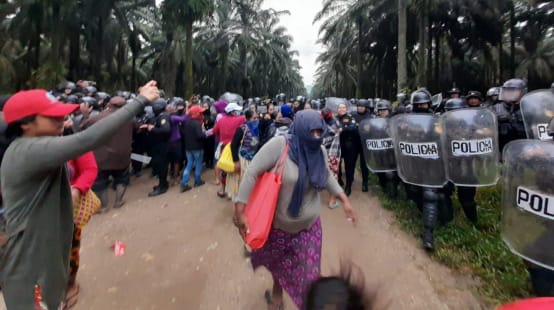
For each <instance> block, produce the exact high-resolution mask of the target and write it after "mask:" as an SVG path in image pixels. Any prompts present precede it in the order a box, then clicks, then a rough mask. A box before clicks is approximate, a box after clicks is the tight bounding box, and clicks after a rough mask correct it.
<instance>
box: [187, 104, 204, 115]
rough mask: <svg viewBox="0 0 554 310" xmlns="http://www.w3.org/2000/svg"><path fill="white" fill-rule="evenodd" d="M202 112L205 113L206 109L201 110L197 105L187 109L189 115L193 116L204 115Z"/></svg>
mask: <svg viewBox="0 0 554 310" xmlns="http://www.w3.org/2000/svg"><path fill="white" fill-rule="evenodd" d="M204 111H206V109H204V108H201V107H200V106H199V105H193V106H192V107H190V108H189V115H193V114H196V113H204Z"/></svg>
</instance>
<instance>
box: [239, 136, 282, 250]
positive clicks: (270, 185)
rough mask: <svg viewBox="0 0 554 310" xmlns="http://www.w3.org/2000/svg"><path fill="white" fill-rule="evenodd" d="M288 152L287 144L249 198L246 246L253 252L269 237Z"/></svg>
mask: <svg viewBox="0 0 554 310" xmlns="http://www.w3.org/2000/svg"><path fill="white" fill-rule="evenodd" d="M288 150H289V145H288V144H287V145H286V146H285V149H284V150H283V152H282V153H281V157H279V160H278V161H277V164H275V167H273V169H272V170H271V171H269V172H267V171H266V172H264V174H263V175H262V176H261V177H259V178H258V180H257V181H256V185H255V186H254V189H253V190H252V193H250V197H248V203H246V206H245V208H244V214H245V215H246V219H247V221H248V228H249V230H250V232H249V233H248V234H247V235H246V244H248V246H249V247H250V248H251V249H253V250H258V249H260V248H262V247H263V246H264V245H265V243H266V241H267V238H268V237H269V232H270V231H271V226H272V225H273V217H274V216H275V209H276V208H277V201H278V200H279V191H280V190H281V179H282V177H283V171H284V169H285V160H286V158H287V153H288Z"/></svg>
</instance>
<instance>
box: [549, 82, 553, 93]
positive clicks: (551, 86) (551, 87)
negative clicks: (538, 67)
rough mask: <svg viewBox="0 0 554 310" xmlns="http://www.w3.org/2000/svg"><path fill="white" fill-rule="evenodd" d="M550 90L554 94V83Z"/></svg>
mask: <svg viewBox="0 0 554 310" xmlns="http://www.w3.org/2000/svg"><path fill="white" fill-rule="evenodd" d="M550 90H551V91H552V92H554V82H552V85H550Z"/></svg>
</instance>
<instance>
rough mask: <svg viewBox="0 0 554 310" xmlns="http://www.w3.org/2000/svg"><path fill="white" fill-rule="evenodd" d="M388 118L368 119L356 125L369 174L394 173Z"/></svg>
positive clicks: (394, 162)
mask: <svg viewBox="0 0 554 310" xmlns="http://www.w3.org/2000/svg"><path fill="white" fill-rule="evenodd" d="M390 123H391V119H390V118H369V119H364V120H363V121H362V122H361V123H360V124H358V130H359V132H360V139H361V140H362V147H363V151H364V157H365V162H366V166H367V167H368V168H369V170H371V172H373V173H376V172H390V171H396V158H395V156H394V143H393V142H392V138H391V135H390Z"/></svg>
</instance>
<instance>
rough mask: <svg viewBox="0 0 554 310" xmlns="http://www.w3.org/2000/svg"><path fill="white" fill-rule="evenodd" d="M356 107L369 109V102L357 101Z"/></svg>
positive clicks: (364, 100) (365, 100)
mask: <svg viewBox="0 0 554 310" xmlns="http://www.w3.org/2000/svg"><path fill="white" fill-rule="evenodd" d="M356 105H357V106H359V107H365V108H369V100H367V99H360V100H358V102H356Z"/></svg>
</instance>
